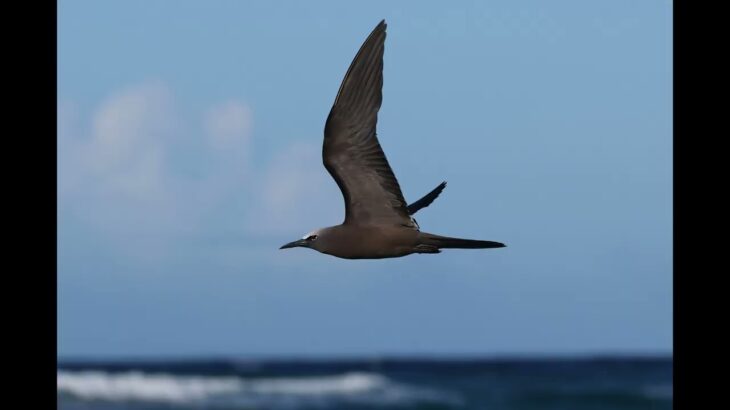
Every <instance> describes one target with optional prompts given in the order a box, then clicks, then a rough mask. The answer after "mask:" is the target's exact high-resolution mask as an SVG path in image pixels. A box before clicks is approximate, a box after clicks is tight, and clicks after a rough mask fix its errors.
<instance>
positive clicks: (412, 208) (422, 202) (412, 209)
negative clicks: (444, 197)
mask: <svg viewBox="0 0 730 410" xmlns="http://www.w3.org/2000/svg"><path fill="white" fill-rule="evenodd" d="M444 188H446V181H444V182H442V183H440V184H439V186H437V187H436V188H434V189H433V191H431V192H429V193H427V194H426V195H424V196H423V198H421V199H419V200H418V201H416V202H414V203H412V204H410V205H408V213H409V214H411V215H413V214H415V213H416V212H418V211H419V210H420V209H423V208H425V207H427V206H429V205H431V202H433V200H434V199H436V198H437V197H438V196H439V195H441V191H443V190H444Z"/></svg>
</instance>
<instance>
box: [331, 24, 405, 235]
mask: <svg viewBox="0 0 730 410" xmlns="http://www.w3.org/2000/svg"><path fill="white" fill-rule="evenodd" d="M385 28H386V24H385V20H383V21H381V22H380V24H378V26H377V27H375V29H374V30H373V32H372V33H370V36H368V38H367V40H365V43H364V44H363V45H362V47H361V48H360V51H358V53H357V55H356V56H355V59H354V60H353V61H352V64H350V68H349V69H348V70H347V74H345V78H344V80H342V85H341V86H340V90H339V92H338V93H337V98H336V99H335V103H334V105H333V106H332V110H331V111H330V114H329V116H328V117H327V123H326V125H325V130H324V147H323V150H322V158H323V161H324V166H325V168H327V171H329V173H330V175H332V177H333V178H334V179H335V181H336V182H337V185H338V186H339V187H340V190H341V191H342V195H343V196H344V199H345V222H344V223H345V224H376V225H404V226H409V227H414V228H415V224H414V223H413V221H412V220H411V218H410V216H409V214H408V208H407V206H406V201H405V199H403V194H402V193H401V190H400V186H399V185H398V180H397V179H396V178H395V175H393V170H391V169H390V165H388V160H387V159H386V158H385V154H384V153H383V150H382V148H380V143H379V142H378V138H377V136H376V134H375V126H376V123H377V121H378V110H379V109H380V104H381V102H382V100H383V94H382V87H383V47H384V43H385Z"/></svg>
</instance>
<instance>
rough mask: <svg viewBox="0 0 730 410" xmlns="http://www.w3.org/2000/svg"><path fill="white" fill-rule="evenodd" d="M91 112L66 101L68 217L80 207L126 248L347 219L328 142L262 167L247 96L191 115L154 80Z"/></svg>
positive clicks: (81, 217) (294, 230) (62, 127)
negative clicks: (255, 160) (324, 152)
mask: <svg viewBox="0 0 730 410" xmlns="http://www.w3.org/2000/svg"><path fill="white" fill-rule="evenodd" d="M92 112H93V115H92V116H91V118H89V119H87V120H86V121H78V120H79V116H78V113H77V111H76V110H75V108H74V107H73V105H72V104H70V103H66V102H64V103H59V107H58V117H59V121H58V141H59V149H58V156H59V191H58V192H59V212H60V214H59V217H60V218H61V219H63V218H64V217H65V216H68V215H73V218H72V219H71V220H75V221H77V222H75V223H84V224H86V225H88V226H89V227H91V228H92V229H94V231H95V232H97V234H98V235H102V236H103V237H104V238H108V239H111V240H118V241H119V244H120V245H119V246H120V250H121V249H122V248H124V249H126V248H136V249H137V250H138V251H137V254H140V253H145V252H147V253H154V252H158V253H161V252H163V251H164V249H162V248H164V247H174V246H177V245H176V244H178V243H179V242H178V241H179V240H187V239H185V238H188V239H195V238H197V237H211V236H212V237H215V236H216V235H217V234H220V235H221V237H224V236H225V235H230V234H232V233H238V232H240V233H241V235H242V236H244V237H245V236H250V235H255V236H271V235H280V234H281V235H284V234H285V235H291V234H294V235H301V234H303V233H304V232H305V231H308V230H311V229H313V228H317V227H320V226H325V225H332V224H336V223H339V222H341V220H342V217H343V213H344V211H343V209H342V197H341V195H340V193H339V190H338V189H337V186H336V184H335V183H334V181H332V179H331V178H330V176H329V174H327V172H326V170H325V169H324V167H323V166H322V158H321V145H320V144H321V142H320V141H312V142H311V143H302V142H298V143H293V144H290V145H289V146H287V147H286V148H285V149H283V150H282V151H280V152H279V153H277V154H275V156H274V157H273V158H272V159H271V160H270V161H269V162H268V163H266V164H264V165H263V166H261V168H259V169H256V168H253V164H252V163H251V162H250V161H248V158H250V157H252V152H251V151H252V146H253V145H255V144H253V142H254V141H253V137H254V135H253V133H252V124H253V113H252V110H251V108H249V107H248V106H247V105H246V104H245V103H243V102H241V101H236V100H229V101H225V102H222V103H220V104H215V105H213V106H212V107H211V108H209V109H207V110H203V112H201V113H200V116H199V117H198V118H197V119H196V118H195V117H192V118H186V122H185V123H183V121H182V119H181V115H179V114H178V110H177V108H176V101H175V99H174V97H173V94H172V93H171V92H170V90H169V89H168V88H166V87H165V86H164V85H163V84H160V83H146V84H141V85H137V86H134V87H129V88H126V89H124V90H120V91H119V92H116V93H113V94H111V95H110V96H109V97H108V98H106V99H105V100H103V101H102V102H101V103H100V104H99V106H98V108H97V109H96V110H95V111H92ZM196 121H197V122H198V124H197V125H200V127H196V124H195V122H196ZM196 129H199V130H202V131H203V132H202V133H197V135H196V133H195V132H194V130H196ZM191 167H197V169H196V170H195V171H194V172H193V171H190V169H191ZM229 215H230V217H229ZM61 223H64V222H63V221H61ZM224 230H225V232H223V231H224ZM300 231H301V232H300ZM151 238H157V239H151ZM152 240H156V241H157V242H156V243H151V242H149V241H152Z"/></svg>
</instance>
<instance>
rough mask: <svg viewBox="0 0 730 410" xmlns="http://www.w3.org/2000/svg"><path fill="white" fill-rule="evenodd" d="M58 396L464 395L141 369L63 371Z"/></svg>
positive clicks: (319, 379) (259, 400)
mask: <svg viewBox="0 0 730 410" xmlns="http://www.w3.org/2000/svg"><path fill="white" fill-rule="evenodd" d="M56 385H57V391H58V394H59V395H62V396H66V397H69V398H73V399H77V400H84V401H87V400H101V401H114V402H130V401H138V402H159V403H174V404H195V405H198V404H200V403H201V402H202V403H205V404H206V405H222V406H230V405H236V406H266V407H287V408H292V407H300V406H304V407H307V406H312V405H316V406H320V407H328V406H337V405H346V404H351V405H404V404H415V403H433V404H442V405H458V404H459V403H460V401H461V400H460V398H459V397H458V396H455V395H453V394H449V393H446V392H442V391H437V390H433V389H429V388H423V387H418V386H412V385H407V384H402V383H398V382H395V381H393V380H391V379H389V378H387V377H385V376H382V375H379V374H376V373H357V372H351V373H345V374H340V375H331V376H306V377H276V378H250V379H248V378H241V377H234V376H182V375H171V374H150V373H143V372H125V373H109V372H103V371H59V372H58V373H57V377H56Z"/></svg>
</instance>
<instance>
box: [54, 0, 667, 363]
mask: <svg viewBox="0 0 730 410" xmlns="http://www.w3.org/2000/svg"><path fill="white" fill-rule="evenodd" d="M381 19H385V20H386V22H387V23H388V29H387V30H388V31H387V39H386V45H385V56H384V88H383V98H384V100H383V105H382V107H381V110H380V114H379V120H378V137H379V140H380V143H381V145H382V147H383V149H384V151H385V153H386V155H387V157H388V160H389V162H390V164H391V167H392V168H393V171H394V172H395V174H396V176H397V177H398V179H399V182H400V185H401V187H402V190H403V193H404V195H405V197H406V200H407V201H408V202H413V201H415V200H417V199H418V198H420V197H421V196H422V195H424V194H425V193H427V192H429V191H430V190H431V189H433V188H434V187H435V186H436V185H437V184H438V183H440V182H441V181H443V180H445V181H447V182H448V186H447V187H446V189H445V191H444V192H443V193H442V194H441V196H440V197H439V198H438V199H437V200H436V201H435V202H434V203H433V204H431V205H430V206H429V207H428V208H425V209H423V210H421V211H420V212H419V213H418V214H417V219H418V222H419V224H420V226H421V229H422V230H424V231H427V232H432V233H437V234H442V235H448V236H457V237H464V238H473V239H485V240H493V241H499V242H503V243H505V244H507V247H506V248H501V249H488V250H445V251H444V252H443V253H441V254H438V255H411V256H407V257H403V258H396V259H383V260H355V261H353V260H343V259H337V258H334V257H331V256H328V255H323V254H319V253H317V252H314V251H312V250H309V249H303V248H298V249H290V250H279V249H278V248H279V246H281V245H282V244H284V243H286V242H289V241H292V240H295V239H298V238H300V237H302V236H303V235H304V234H305V233H307V232H309V231H311V230H313V229H315V228H320V227H324V226H330V225H336V224H339V223H341V222H342V220H343V218H344V207H343V200H342V196H341V194H340V192H339V190H338V188H337V185H336V184H335V182H334V181H333V180H332V179H331V177H330V176H329V174H328V173H327V172H326V170H325V169H324V167H323V165H322V159H321V147H322V145H321V144H322V138H323V129H324V122H325V119H326V117H327V114H328V112H329V109H330V108H331V105H332V103H333V101H334V97H335V94H336V92H337V90H338V88H339V85H340V81H341V80H342V78H343V76H344V74H345V72H346V70H347V68H348V66H349V64H350V62H351V61H352V58H353V57H354V56H355V53H356V52H357V50H358V48H359V47H360V45H361V44H362V42H363V41H364V40H365V38H366V37H367V35H368V34H369V33H370V31H371V30H372V29H373V28H374V27H375V26H376V25H377V23H378V22H379V21H380V20H381ZM671 63H672V11H671V2H669V1H661V0H651V1H649V0H648V1H641V2H636V1H627V0H621V1H602V2H584V1H579V0H574V1H563V0H558V1H550V2H544V1H519V2H515V1H507V0H504V1H460V2H448V3H447V2H438V1H418V2H416V1H399V2H386V1H368V2H335V1H309V2H295V1H275V2H272V1H252V0H250V1H232V0H230V1H223V0H216V1H187V0H180V1H171V0H170V1H162V0H158V1H152V2H150V1H139V0H129V1H105V2H97V1H90V0H88V1H80V0H74V1H71V0H62V1H59V3H58V66H57V67H58V68H57V78H58V89H57V95H58V97H57V98H58V99H57V102H58V122H57V130H58V132H57V138H58V181H57V182H58V185H57V186H58V203H57V213H58V241H57V244H58V245H57V246H58V261H57V266H58V280H57V284H58V313H57V318H58V336H57V346H58V355H59V357H61V358H84V357H108V358H124V357H162V356H165V357H173V356H174V357H192V356H230V357H258V356H384V355H432V354H433V355H485V356H500V355H516V354H519V355H522V354H528V355H530V354H539V355H544V354H595V353H636V352H638V353H643V352H646V353H657V352H658V353H670V352H671V351H672V290H673V289H672V64H671Z"/></svg>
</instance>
